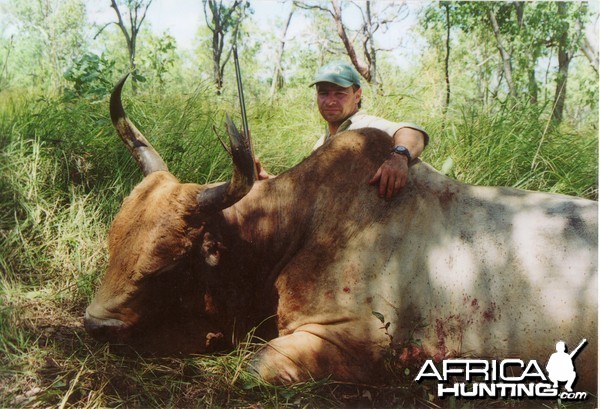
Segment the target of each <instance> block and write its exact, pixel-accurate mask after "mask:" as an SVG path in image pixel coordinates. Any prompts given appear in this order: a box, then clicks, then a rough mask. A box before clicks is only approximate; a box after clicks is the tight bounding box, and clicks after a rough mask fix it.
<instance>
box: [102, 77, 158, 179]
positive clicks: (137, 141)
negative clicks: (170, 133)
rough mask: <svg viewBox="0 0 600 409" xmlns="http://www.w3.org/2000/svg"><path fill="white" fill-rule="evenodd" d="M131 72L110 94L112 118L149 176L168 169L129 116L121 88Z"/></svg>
mask: <svg viewBox="0 0 600 409" xmlns="http://www.w3.org/2000/svg"><path fill="white" fill-rule="evenodd" d="M128 76H129V74H127V75H125V76H124V77H123V78H122V79H121V80H120V81H119V83H118V84H117V85H116V86H115V89H114V90H113V92H112V94H111V95H110V118H111V119H112V123H113V125H114V127H115V129H116V130H117V133H118V134H119V136H120V137H121V140H122V141H123V143H125V146H127V149H129V152H131V155H132V156H133V158H134V159H135V161H136V162H137V164H138V166H139V167H140V169H141V170H142V172H143V173H144V176H148V175H149V174H150V173H152V172H156V171H159V170H165V171H166V170H168V169H167V165H166V164H165V162H164V161H163V160H162V158H161V157H160V155H159V154H158V152H156V150H154V148H153V147H152V145H150V142H148V140H147V139H146V138H145V137H144V135H142V133H141V132H140V131H139V130H138V129H137V128H136V127H135V125H134V124H133V123H132V122H131V121H130V120H129V118H127V115H126V114H125V110H124V109H123V104H122V102H121V90H122V89H123V84H125V81H126V80H127V77H128Z"/></svg>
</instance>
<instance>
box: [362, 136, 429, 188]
mask: <svg viewBox="0 0 600 409" xmlns="http://www.w3.org/2000/svg"><path fill="white" fill-rule="evenodd" d="M426 137H427V136H426V135H425V134H424V133H423V132H421V131H418V130H416V129H413V128H407V127H405V128H400V129H398V130H397V131H396V133H395V134H394V136H393V139H394V146H397V145H401V146H404V147H405V148H407V149H408V151H409V152H410V156H411V158H412V159H415V158H418V157H419V155H420V154H421V152H423V149H425V140H426ZM407 180H408V158H407V157H406V156H404V155H400V154H397V153H390V157H389V158H388V159H386V160H385V162H383V164H382V165H381V166H380V167H379V169H378V170H377V172H376V173H375V175H374V176H373V177H372V178H371V180H370V181H369V183H370V184H372V185H376V184H378V183H379V197H381V198H385V199H386V200H390V199H392V197H394V195H396V194H397V193H398V192H399V191H400V189H402V188H403V187H404V185H406V181H407Z"/></svg>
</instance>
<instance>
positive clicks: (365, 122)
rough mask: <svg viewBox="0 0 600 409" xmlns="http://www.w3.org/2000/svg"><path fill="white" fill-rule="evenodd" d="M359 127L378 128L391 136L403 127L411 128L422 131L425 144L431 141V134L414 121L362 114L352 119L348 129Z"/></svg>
mask: <svg viewBox="0 0 600 409" xmlns="http://www.w3.org/2000/svg"><path fill="white" fill-rule="evenodd" d="M358 128H377V129H379V130H382V131H383V132H385V133H387V134H388V135H390V136H394V134H395V133H396V131H398V129H401V128H411V129H416V130H417V131H419V132H422V133H423V135H425V146H427V144H428V143H429V135H428V134H427V132H425V130H424V129H423V128H421V127H420V126H418V125H416V124H413V123H412V122H392V121H388V120H387V119H383V118H379V117H376V116H372V115H361V116H360V117H357V118H356V120H353V121H352V124H351V125H350V127H349V128H348V129H358Z"/></svg>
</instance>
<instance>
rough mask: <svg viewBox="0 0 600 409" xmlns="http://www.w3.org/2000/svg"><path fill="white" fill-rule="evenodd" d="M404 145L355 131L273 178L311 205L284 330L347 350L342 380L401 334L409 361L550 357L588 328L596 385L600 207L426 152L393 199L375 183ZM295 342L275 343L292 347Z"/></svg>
mask: <svg viewBox="0 0 600 409" xmlns="http://www.w3.org/2000/svg"><path fill="white" fill-rule="evenodd" d="M390 143H391V141H390V140H389V138H388V137H387V136H386V135H383V134H382V133H380V132H378V131H375V130H361V131H358V132H348V133H346V134H343V135H339V136H338V137H336V138H334V139H333V140H332V142H331V143H330V144H328V145H326V146H324V147H322V148H321V149H320V150H318V151H316V152H315V153H314V154H313V156H311V157H309V158H308V159H307V160H306V161H305V162H304V163H302V164H300V165H298V166H297V167H296V168H294V169H293V170H291V171H290V172H288V173H286V174H284V175H281V176H280V177H279V178H281V180H277V179H275V180H274V181H272V182H270V183H271V184H282V185H285V184H289V185H290V186H299V187H298V188H293V187H291V188H288V195H289V196H290V197H292V199H291V200H292V201H293V203H288V205H289V206H290V207H293V208H294V209H295V210H294V212H296V213H301V217H299V218H297V220H296V221H294V222H291V223H290V225H291V226H296V227H295V233H294V236H293V237H296V238H297V237H298V236H299V235H300V236H301V237H302V239H301V245H300V246H298V247H297V248H295V249H293V253H294V256H293V257H292V258H291V259H290V260H289V261H287V262H286V264H285V266H284V267H283V268H282V269H281V271H279V272H278V280H277V283H276V285H277V289H278V295H279V305H278V320H279V328H280V334H281V335H291V337H293V334H299V333H302V334H303V336H305V335H304V334H306V333H310V334H314V335H315V336H316V337H318V338H320V339H325V340H328V341H329V342H330V343H331V344H334V345H336V348H337V349H343V350H344V351H345V353H344V355H345V358H344V359H342V361H344V363H334V364H332V365H334V366H336V371H337V372H338V374H339V375H341V376H340V377H342V378H344V376H347V377H348V378H350V379H353V380H361V381H367V380H369V379H373V373H369V371H368V370H365V368H368V367H369V364H368V363H369V362H374V361H378V360H380V359H381V357H382V356H383V355H385V349H386V348H387V347H389V344H390V335H391V336H392V337H393V338H392V339H393V341H394V343H395V345H396V346H400V347H402V346H404V347H406V348H408V346H412V347H410V348H408V350H410V353H408V354H406V353H405V354H403V356H404V357H405V358H406V359H405V360H406V362H404V363H405V364H411V361H414V362H412V363H413V364H417V363H418V362H422V360H423V359H424V357H432V358H434V359H436V360H442V359H444V358H449V357H457V356H474V357H480V358H513V357H520V358H522V359H525V360H527V359H537V360H539V361H540V362H541V363H544V362H546V360H547V359H548V357H549V355H550V354H551V353H552V352H554V349H555V344H556V342H557V341H559V340H564V341H566V343H567V344H568V345H569V346H571V347H574V346H575V345H577V343H578V342H579V341H580V340H581V339H582V338H587V339H588V342H589V345H588V346H587V347H586V348H585V349H584V350H583V352H581V354H580V355H579V356H578V358H577V360H576V361H575V365H576V368H577V373H578V375H579V378H580V379H581V380H582V384H583V385H584V386H585V387H587V388H588V389H593V390H595V389H596V385H595V384H596V380H597V308H598V307H597V300H598V291H597V245H598V244H597V234H598V228H597V214H598V213H597V212H598V209H597V203H596V202H594V201H589V200H584V199H579V198H574V197H569V196H563V195H557V194H549V193H540V192H529V191H523V190H517V189H511V188H494V187H475V186H470V185H466V184H463V183H460V182H457V181H455V180H453V179H450V178H448V177H446V176H444V175H442V174H440V173H439V172H437V171H436V170H434V169H433V168H431V167H430V166H429V165H427V164H425V163H423V162H420V161H416V162H415V163H414V164H413V165H412V166H411V168H410V180H409V183H408V185H407V186H406V187H404V189H403V190H402V192H401V193H400V194H399V195H398V196H397V197H396V198H395V199H394V200H392V201H390V202H386V201H384V200H382V199H380V198H378V197H377V194H376V192H375V190H376V189H375V188H374V187H369V186H368V180H369V179H370V177H371V176H372V174H373V173H374V172H375V170H376V169H377V167H378V166H379V164H380V163H382V161H383V160H384V159H385V157H386V155H388V152H389V148H390ZM279 178H278V179H279ZM266 186H268V184H267V185H266ZM257 190H258V191H262V192H261V193H260V195H261V196H263V197H264V196H267V195H266V194H265V193H264V192H265V191H266V190H269V189H266V188H265V189H264V191H263V189H261V188H259V189H257ZM251 193H252V192H251ZM255 199H256V196H254V195H252V194H250V195H248V196H247V198H245V199H244V200H243V203H241V205H242V206H246V205H247V203H246V202H245V201H246V200H255ZM282 206H283V208H286V205H282ZM288 209H289V208H288ZM300 209H310V210H309V211H308V212H307V211H302V210H300ZM291 241H294V240H291ZM296 241H297V239H296ZM286 251H288V252H289V251H290V250H289V248H288V249H287V250H286ZM381 318H383V320H384V321H385V322H389V323H390V325H389V326H388V327H387V329H386V328H383V326H382V324H381V322H379V319H381ZM300 338H301V337H298V343H299V342H300ZM302 342H307V340H306V339H304V340H303V341H302ZM293 343H294V342H292V341H291V340H290V342H287V343H286V342H283V341H281V342H279V341H278V340H275V341H272V344H273V345H274V346H275V348H274V349H276V348H279V349H283V350H285V349H286V348H287V350H291V349H293V348H292V347H291V346H288V345H287V344H293ZM415 346H418V347H415ZM306 348H308V346H307V347H306ZM379 348H381V349H379ZM405 352H406V351H405ZM264 355H265V357H264V360H266V361H268V360H269V359H273V360H277V358H276V357H275V356H276V354H275V353H272V352H268V351H267V352H265V353H264ZM268 355H271V357H267V356H268ZM297 359H298V360H299V361H301V362H303V363H304V364H305V365H307V366H308V367H311V366H312V365H311V364H310V363H308V362H306V360H309V358H307V357H303V356H301V355H299V356H298V357H297ZM272 365H273V367H275V368H277V369H276V371H277V372H280V373H281V372H287V373H289V372H293V370H292V369H290V368H289V367H287V366H286V365H285V364H281V363H278V364H272ZM314 365H317V364H314ZM341 367H343V368H341ZM357 368H362V370H357ZM313 371H316V369H313ZM263 372H264V373H265V374H266V375H265V376H266V377H269V371H268V370H264V371H263ZM325 372H326V371H325ZM344 374H346V375H344ZM321 375H326V374H325V373H323V374H321ZM292 378H293V376H292ZM357 378H358V379H357Z"/></svg>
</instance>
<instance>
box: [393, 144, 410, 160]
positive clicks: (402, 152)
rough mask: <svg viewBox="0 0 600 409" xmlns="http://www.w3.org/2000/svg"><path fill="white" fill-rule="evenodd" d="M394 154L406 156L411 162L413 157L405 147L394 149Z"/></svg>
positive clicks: (395, 147)
mask: <svg viewBox="0 0 600 409" xmlns="http://www.w3.org/2000/svg"><path fill="white" fill-rule="evenodd" d="M392 152H394V153H397V154H398V155H404V156H406V157H407V158H408V160H411V159H412V157H411V156H410V152H409V150H408V149H407V148H405V147H404V146H400V145H398V146H394V148H393V149H392Z"/></svg>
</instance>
